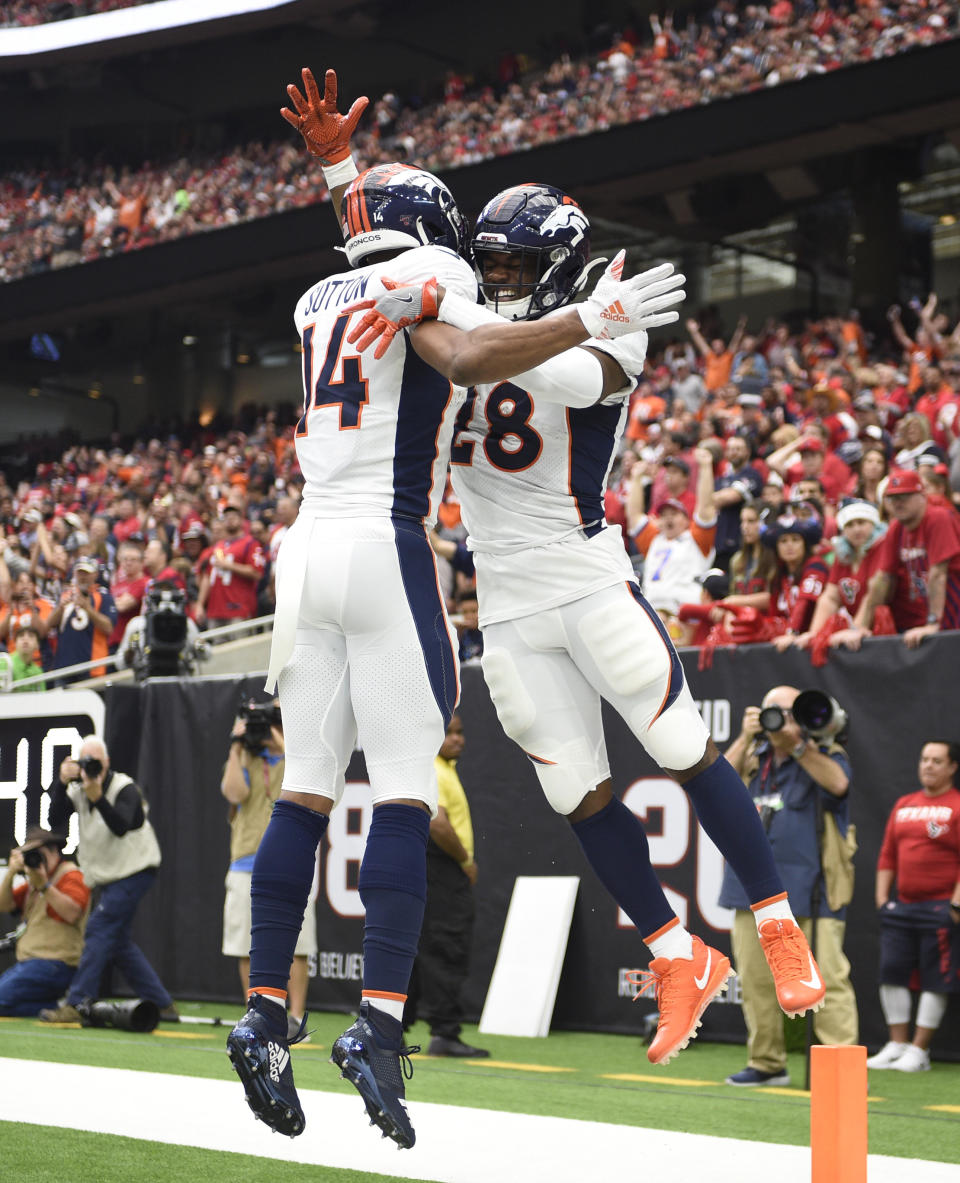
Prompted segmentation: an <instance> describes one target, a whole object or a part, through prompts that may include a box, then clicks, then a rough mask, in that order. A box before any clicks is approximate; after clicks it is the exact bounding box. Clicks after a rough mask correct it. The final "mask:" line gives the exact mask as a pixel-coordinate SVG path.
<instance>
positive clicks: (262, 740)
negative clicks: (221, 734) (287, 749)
mask: <svg viewBox="0 0 960 1183" xmlns="http://www.w3.org/2000/svg"><path fill="white" fill-rule="evenodd" d="M240 718H241V719H242V720H243V721H244V723H245V724H246V727H245V729H244V733H243V735H242V736H241V737H240V742H241V743H242V744H243V746H244V747H245V748H246V749H247V751H248V752H254V753H256V752H261V751H263V749H264V748H265V747H266V746H267V743H268V742H269V740H270V728H271V727H280V728H282V727H283V720H282V718H281V716H280V708H279V707H278V706H277V705H276V703H273V702H248V703H245V704H244V705H243V706H242V707H241V708H240Z"/></svg>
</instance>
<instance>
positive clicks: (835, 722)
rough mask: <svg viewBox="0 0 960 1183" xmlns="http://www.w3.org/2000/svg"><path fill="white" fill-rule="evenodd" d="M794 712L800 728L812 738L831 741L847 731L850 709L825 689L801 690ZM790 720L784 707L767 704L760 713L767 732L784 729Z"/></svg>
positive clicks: (794, 705)
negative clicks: (825, 692)
mask: <svg viewBox="0 0 960 1183" xmlns="http://www.w3.org/2000/svg"><path fill="white" fill-rule="evenodd" d="M791 713H792V715H793V718H794V721H795V722H796V724H797V726H798V727H799V728H800V730H801V731H802V732H803V733H804V735H808V736H809V737H810V738H811V739H815V740H818V741H827V740H831V739H836V738H837V737H838V736H839V735H841V734H845V733H846V728H847V712H846V711H845V710H844V709H843V707H842V706H841V705H840V704H839V703H838V702H837V700H836V699H835V698H831V697H830V695H829V694H824V693H823V691H822V690H803V691H801V693H800V694H798V695H797V697H796V699H795V701H794V704H793V706H792V708H791ZM786 722H787V716H786V713H785V712H784V711H783V710H782V708H780V707H764V708H763V710H762V711H761V712H760V726H761V727H762V728H763V729H764V731H782V730H783V728H784V727H785V726H786Z"/></svg>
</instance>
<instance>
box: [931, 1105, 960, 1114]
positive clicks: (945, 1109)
mask: <svg viewBox="0 0 960 1183" xmlns="http://www.w3.org/2000/svg"><path fill="white" fill-rule="evenodd" d="M924 1109H934V1110H936V1112H937V1113H960V1105H924Z"/></svg>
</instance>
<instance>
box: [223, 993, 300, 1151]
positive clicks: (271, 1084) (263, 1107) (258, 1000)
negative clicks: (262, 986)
mask: <svg viewBox="0 0 960 1183" xmlns="http://www.w3.org/2000/svg"><path fill="white" fill-rule="evenodd" d="M249 1008H250V1009H249V1010H248V1011H247V1013H246V1014H245V1015H244V1016H243V1018H242V1019H241V1020H240V1022H239V1023H237V1025H236V1027H234V1029H233V1030H232V1031H231V1032H230V1034H229V1035H228V1036H227V1054H228V1055H229V1057H230V1060H231V1062H232V1064H233V1066H234V1068H235V1069H236V1072H237V1075H238V1076H239V1077H240V1081H241V1083H242V1084H243V1091H244V1092H245V1093H246V1096H247V1104H248V1105H249V1106H250V1108H251V1109H252V1110H253V1112H254V1116H256V1117H258V1118H259V1119H260V1120H261V1121H262V1122H265V1123H266V1124H267V1125H268V1126H269V1127H270V1128H271V1129H272V1130H276V1131H277V1133H280V1134H288V1135H289V1136H290V1137H291V1138H295V1137H296V1136H297V1135H298V1134H302V1133H303V1130H304V1127H305V1126H306V1124H307V1123H306V1119H305V1118H304V1116H303V1109H302V1108H301V1107H300V1098H299V1097H298V1096H297V1089H296V1086H295V1085H294V1083H293V1067H292V1066H291V1063H290V1044H291V1043H299V1042H300V1040H301V1039H302V1038H303V1034H304V1029H305V1027H306V1015H304V1020H303V1022H302V1023H301V1024H300V1030H299V1031H298V1032H297V1035H296V1036H295V1037H294V1038H293V1039H290V1040H289V1041H288V1039H287V1013H286V1011H285V1010H283V1008H282V1007H279V1006H277V1005H276V1004H275V1003H273V1002H267V1001H266V1000H265V999H264V998H262V997H261V996H260V995H259V994H251V995H250V1001H249Z"/></svg>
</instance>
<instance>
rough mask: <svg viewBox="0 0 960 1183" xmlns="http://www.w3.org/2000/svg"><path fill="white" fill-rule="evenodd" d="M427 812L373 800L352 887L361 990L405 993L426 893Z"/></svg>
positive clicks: (375, 993) (415, 953) (366, 992)
mask: <svg viewBox="0 0 960 1183" xmlns="http://www.w3.org/2000/svg"><path fill="white" fill-rule="evenodd" d="M429 834H430V815H429V814H428V813H427V812H426V811H425V810H423V809H419V808H417V806H415V805H378V806H377V807H376V808H375V809H374V811H373V820H372V821H371V823H370V831H369V833H368V834H367V846H366V850H365V851H364V855H363V862H362V863H361V864H360V875H359V879H358V882H357V886H358V887H359V889H360V899H361V900H362V901H363V906H364V908H365V909H366V920H365V922H364V926H363V991H364V995H365V996H366V995H368V994H370V995H372V996H374V997H375V996H376V995H377V994H378V993H379V994H385V995H387V996H389V995H396V996H397V997H398V998H403V997H404V996H405V995H406V993H407V985H408V983H409V981H410V971H411V970H412V969H413V962H414V958H415V957H416V955H417V945H418V944H419V941H420V927H421V925H422V924H423V907H424V903H425V901H426V898H427V838H428V837H429Z"/></svg>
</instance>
